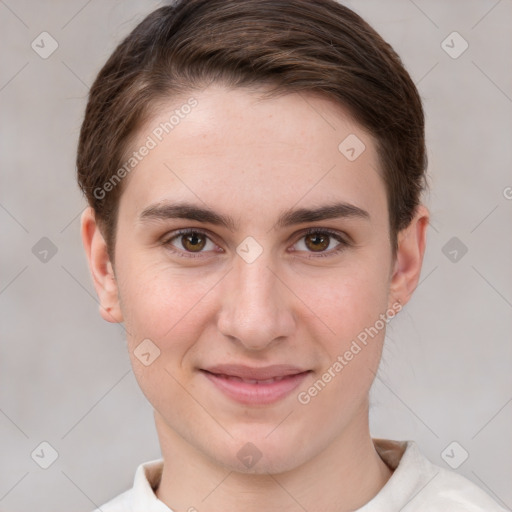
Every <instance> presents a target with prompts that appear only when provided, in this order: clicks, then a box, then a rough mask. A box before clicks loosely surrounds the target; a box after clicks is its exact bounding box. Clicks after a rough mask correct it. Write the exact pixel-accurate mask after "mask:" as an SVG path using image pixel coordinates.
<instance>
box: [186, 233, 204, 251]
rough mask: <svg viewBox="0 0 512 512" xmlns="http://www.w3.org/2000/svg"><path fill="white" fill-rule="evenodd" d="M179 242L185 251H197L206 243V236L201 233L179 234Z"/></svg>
mask: <svg viewBox="0 0 512 512" xmlns="http://www.w3.org/2000/svg"><path fill="white" fill-rule="evenodd" d="M181 244H182V245H183V247H184V248H185V249H186V250H187V251H190V252H198V251H201V250H202V249H203V248H204V246H205V245H206V237H205V236H204V235H202V234H201V233H195V232H192V233H187V234H186V235H182V236H181Z"/></svg>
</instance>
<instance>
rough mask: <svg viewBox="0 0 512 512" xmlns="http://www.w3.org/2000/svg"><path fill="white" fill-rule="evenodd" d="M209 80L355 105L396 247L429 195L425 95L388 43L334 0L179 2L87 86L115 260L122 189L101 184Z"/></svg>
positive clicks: (84, 142)
mask: <svg viewBox="0 0 512 512" xmlns="http://www.w3.org/2000/svg"><path fill="white" fill-rule="evenodd" d="M212 82H218V83H223V84H226V85H228V86H232V87H250V86H259V85H268V86H269V87H270V90H269V95H272V94H277V95H278V94H286V93H292V92H301V91H312V92H317V93H320V94H323V95H324V96H326V97H327V98H329V99H331V100H334V101H335V102H338V103H339V104H341V105H342V106H344V107H345V108H347V109H348V111H349V112H350V113H351V114H352V116H353V118H354V120H355V121H356V122H358V123H359V124H360V125H361V126H363V127H364V128H365V129H367V130H368V131H369V132H370V133H371V134H372V135H373V136H374V138H375V140H376V141H377V150H378V155H379V160H380V161H379V163H380V165H381V167H382V177H383V180H384V183H385V187H386V193H387V198H388V204H389V225H390V233H391V236H392V243H393V246H395V245H396V234H397V233H398V231H400V230H401V229H403V228H405V227H406V226H407V225H408V224H409V223H410V221H411V219H412V217H413V215H414V210H415V208H416V206H417V205H418V204H419V202H420V195H421V191H422V190H423V188H424V186H425V170H426V167H427V157H426V150H425V134H424V114H423V108H422V104H421V100H420V97H419V94H418V91H417V89H416V87H415V85H414V83H413V81H412V80H411V77H410V76H409V74H408V73H407V71H406V70H405V68H404V66H403V64H402V61H401V60H400V57H399V56H398V55H397V54H396V53H395V51H394V50H393V49H392V48H391V46H390V45H389V44H388V43H386V42H385V41H384V40H383V39H382V38H381V37H380V35H379V34H377V32H375V30H373V29H372V28H371V27H370V26H369V25H368V24H367V23H366V22H365V21H364V20H363V19H362V18H361V17H360V16H359V15H357V14H356V13H354V12H353V11H351V10H350V9H348V8H347V7H345V6H343V5H341V4H340V3H338V2H336V1H335V0H236V1H233V0H178V1H176V2H174V3H173V4H172V5H168V6H165V7H161V8H159V9H157V10H155V11H154V12H152V13H150V14H149V15H148V16H147V17H146V18H145V19H144V20H143V21H142V22H141V23H140V24H139V25H138V26H137V27H136V28H135V29H134V30H133V31H132V32H131V33H130V34H129V35H128V36H127V37H126V38H125V39H124V40H123V41H122V42H121V43H120V44H119V46H118V47H117V48H116V50H115V51H114V52H113V54H112V55H111V56H110V58H109V59H108V61H107V62H106V64H105V65H104V66H103V68H102V69H101V71H100V73H99V74H98V76H97V78H96V80H95V82H94V84H93V85H92V87H91V90H90V93H89V100H88V104H87V108H86V112H85V118H84V121H83V124H82V128H81V132H80V138H79V143H78V153H77V172H78V182H79V185H80V187H81V189H82V191H83V192H84V194H85V195H86V197H87V200H88V202H89V204H90V205H91V206H92V207H93V208H94V210H95V214H96V218H97V221H98V223H99V225H100V227H101V229H102V232H103V234H104V236H105V239H106V243H107V247H108V248H109V254H110V256H111V259H112V257H113V254H114V251H113V248H114V244H115V231H116V220H117V211H118V204H119V198H120V196H121V193H122V190H123V187H122V183H120V184H119V186H117V187H113V188H112V190H110V191H109V192H108V194H106V195H105V196H104V197H97V196H98V194H97V193H95V190H100V189H102V187H103V185H104V184H105V183H106V182H108V181H109V179H111V178H112V176H113V175H114V174H115V173H116V171H117V170H118V169H119V166H120V165H122V162H123V157H124V156H125V155H126V154H127V152H128V149H129V145H130V141H131V140H132V138H133V137H134V136H135V135H136V132H137V129H138V128H139V127H140V126H141V125H142V124H143V123H144V122H145V121H147V119H148V117H149V116H150V114H151V108H152V106H154V105H155V104H156V103H157V102H158V101H161V100H163V99H165V98H170V97H173V96H177V95H182V94H184V93H187V92H191V91H193V90H196V89H198V88H202V87H205V86H207V85H208V84H210V83H212ZM340 142H341V141H340Z"/></svg>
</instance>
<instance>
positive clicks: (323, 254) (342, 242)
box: [162, 228, 350, 258]
mask: <svg viewBox="0 0 512 512" xmlns="http://www.w3.org/2000/svg"><path fill="white" fill-rule="evenodd" d="M192 233H195V234H200V235H203V236H205V237H207V238H208V239H210V240H211V238H210V236H209V235H208V233H207V232H206V231H203V230H202V229H199V228H186V229H179V230H177V231H174V232H172V233H171V236H169V237H167V238H166V239H165V240H164V241H163V242H162V244H163V245H164V246H165V247H167V248H168V249H169V250H170V251H171V252H173V253H174V254H176V255H177V256H180V257H182V258H202V257H204V256H202V255H201V254H202V253H201V252H198V253H193V252H190V251H185V250H179V249H176V248H175V247H174V246H173V245H172V244H171V242H172V241H173V240H174V239H175V238H178V237H179V236H183V235H190V234H192ZM312 234H320V235H329V236H330V237H332V238H334V239H335V240H336V241H337V242H339V244H340V245H339V246H338V247H336V248H335V249H331V250H330V251H327V252H318V253H316V254H315V253H311V254H314V255H313V256H308V257H307V258H322V257H323V258H325V257H329V256H335V255H337V254H339V253H340V252H341V251H343V250H344V249H345V248H346V247H348V246H349V245H350V243H349V242H348V241H347V240H346V239H344V238H343V237H342V236H341V235H340V234H339V233H338V232H336V231H333V230H331V229H328V228H308V229H306V230H305V231H302V232H301V236H300V238H299V239H298V240H297V242H298V241H299V240H301V239H302V238H304V237H306V236H308V235H312ZM211 241H212V242H213V240H211ZM297 242H295V243H297ZM293 252H300V251H293Z"/></svg>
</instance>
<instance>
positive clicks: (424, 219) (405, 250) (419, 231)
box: [390, 205, 429, 305]
mask: <svg viewBox="0 0 512 512" xmlns="http://www.w3.org/2000/svg"><path fill="white" fill-rule="evenodd" d="M428 223H429V212H428V210H427V208H426V207H425V206H423V205H419V206H418V207H417V208H416V211H415V215H414V217H413V219H412V220H411V222H410V224H409V226H407V227H406V228H405V229H403V230H402V231H400V233H398V248H397V254H396V259H395V266H394V269H393V274H392V277H391V285H390V300H391V301H392V302H397V301H398V299H399V300H400V302H401V304H402V305H405V304H406V303H407V302H408V301H409V299H410V298H411V296H412V294H413V292H414V290H415V289H416V286H417V285H418V281H419V278H420V274H421V266H422V263H423V256H424V254H425V247H426V235H427V228H428Z"/></svg>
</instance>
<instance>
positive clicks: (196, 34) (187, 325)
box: [77, 0, 503, 512]
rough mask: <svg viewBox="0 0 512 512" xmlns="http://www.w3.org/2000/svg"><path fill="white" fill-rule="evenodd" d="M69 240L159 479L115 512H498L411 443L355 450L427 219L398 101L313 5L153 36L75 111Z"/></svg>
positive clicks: (216, 15) (419, 141) (266, 0)
mask: <svg viewBox="0 0 512 512" xmlns="http://www.w3.org/2000/svg"><path fill="white" fill-rule="evenodd" d="M77 167H78V180H79V183H80V186H81V188H82V190H83V191H84V193H85V195H86V197H87V200H88V202H89V205H90V206H89V208H88V209H87V210H86V211H85V212H84V214H83V216H82V237H83V243H84V247H85V251H86V254H87V258H88V262H89V266H90V270H91V274H92V277H93V280H94V284H95V288H96V291H97V293H98V297H99V300H100V304H101V306H100V313H101V315H102V316H103V318H104V319H105V320H107V321H109V322H124V325H125V328H126V332H127V343H128V349H129V353H130V358H131V361H132V366H133V371H134V374H135V376H136V378H137V381H138V383H139V385H140V387H141V389H142V391H143V392H144V394H145V396H146V397H147V399H148V400H149V402H150V403H151V404H152V406H153V408H154V415H155V423H156V428H157V432H158V436H159V441H160V445H161V449H162V456H163V457H162V459H159V460H155V461H149V462H147V463H145V464H142V465H140V466H139V468H138V469H137V471H136V474H135V481H134V486H133V488H131V489H129V490H128V491H126V492H125V493H123V494H121V495H120V496H118V497H116V498H114V499H112V500H111V501H110V502H109V503H107V504H105V505H103V506H102V507H101V510H102V511H103V512H117V511H119V512H121V511H123V512H125V511H128V510H132V511H137V512H140V511H144V512H152V511H169V510H172V511H174V512H178V511H185V510H187V511H195V510H197V511H202V510H204V511H208V512H220V511H226V510H228V511H231V510H243V511H244V512H253V511H254V512H255V511H262V510H264V511H277V510H279V511H280V512H283V511H286V512H295V511H304V510H307V511H310V512H313V511H318V510H322V511H324V512H334V511H336V512H345V511H349V510H350V511H354V510H358V511H364V512H374V511H375V512H377V511H379V512H382V511H398V510H402V511H427V510H428V511H434V510H435V511H439V510H443V511H452V510H453V511H457V512H461V511H463V510H464V511H487V512H489V511H499V510H503V509H502V508H501V507H500V506H499V505H497V504H496V503H495V502H494V501H493V500H492V499H491V498H490V497H489V496H488V495H487V494H485V493H484V492H483V491H482V490H480V489H479V488H478V487H477V486H476V485H474V484H473V483H471V482H470V481H469V480H467V479H465V478H463V477H461V476H459V475H457V474H456V473H454V472H450V471H447V470H445V469H442V468H440V467H437V466H435V465H433V464H432V463H430V462H429V461H428V460H427V459H426V458H425V457H424V456H423V455H422V454H421V453H420V451H419V450H418V447H417V446H416V444H415V443H414V442H413V441H392V440H385V439H374V438H372V437H371V435H370V431H369V422H368V409H369V404H368V394H369V391H370V387H371V385H372V382H373V380H374V377H375V374H376V372H377V369H378V366H379V361H380V357H381V352H382V346H383V342H384V336H385V330H386V325H387V324H388V323H389V322H390V321H392V319H393V317H394V316H396V315H397V314H399V312H400V310H401V308H402V307H403V306H404V305H405V304H406V303H407V302H408V301H409V299H410V297H411V295H412V293H413V291H414V289H415V287H416V285H417V283H418V278H419V275H420V271H421V264H422V259H423V254H424V251H425V234H426V229H427V226H428V221H429V213H428V210H427V209H426V207H425V206H424V205H422V203H421V198H420V196H421V192H422V190H423V188H424V179H425V176H424V175H425V170H426V156H425V141H424V115H423V110H422V105H421V101H420V98H419V95H418V92H417V90H416V88H415V86H414V84H413V82H412V80H411V78H410V77H409V75H408V73H407V72H406V70H405V69H404V67H403V65H402V63H401V61H400V59H399V57H398V56H397V55H396V53H395V52H394V51H393V50H392V48H391V47H390V46H389V45H388V44H387V43H386V42H385V41H383V40H382V38H381V37H380V36H379V35H378V34H377V33H376V32H375V31H374V30H373V29H372V28H371V27H370V26H369V25H368V24H367V23H366V22H365V21H363V20H362V19H361V18H360V17H359V16H358V15H356V14H355V13H354V12H352V11H351V10H349V9H348V8H346V7H344V6H343V5H341V4H339V3H336V2H335V1H333V0H315V1H311V0H286V1H285V0H238V1H236V2H233V1H230V0H186V1H179V2H175V3H173V4H172V5H170V6H166V7H162V8H160V9H158V10H156V11H155V12H153V13H151V14H150V15H149V16H148V17H147V18H146V19H145V20H144V21H142V23H140V24H139V25H138V26H137V27H136V28H135V29H134V30H133V32H132V33H131V34H130V35H129V36H128V37H127V38H126V39H125V40H124V41H123V42H122V43H121V44H120V45H119V46H118V48H117V49H116V50H115V51H114V53H113V54H112V56H111V57H110V58H109V60H108V62H107V63H106V64H105V66H104V67H103V69H102V70H101V71H100V73H99V75H98V77H97V79H96V81H95V83H94V85H93V87H92V88H91V91H90V96H89V102H88V105H87V109H86V114H85V119H84V122H83V126H82V130H81V134H80V141H79V147H78V156H77Z"/></svg>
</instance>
